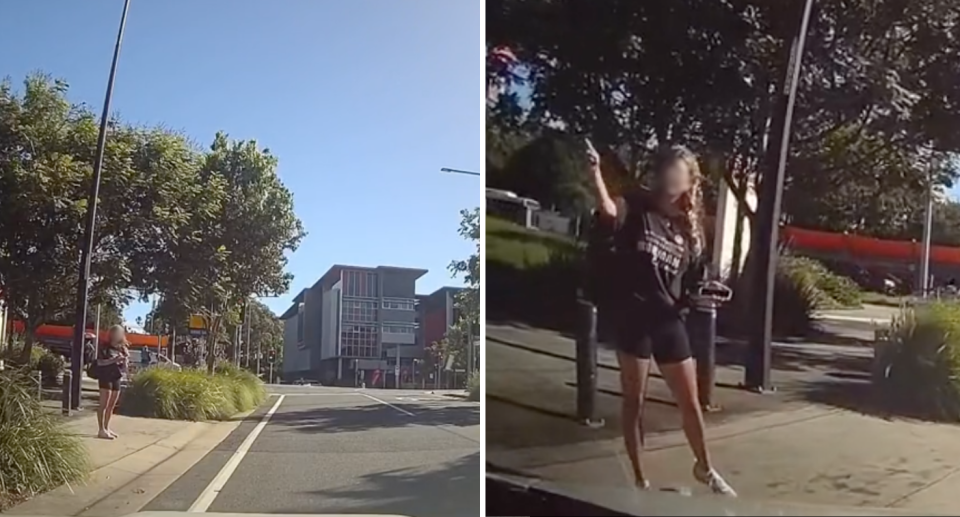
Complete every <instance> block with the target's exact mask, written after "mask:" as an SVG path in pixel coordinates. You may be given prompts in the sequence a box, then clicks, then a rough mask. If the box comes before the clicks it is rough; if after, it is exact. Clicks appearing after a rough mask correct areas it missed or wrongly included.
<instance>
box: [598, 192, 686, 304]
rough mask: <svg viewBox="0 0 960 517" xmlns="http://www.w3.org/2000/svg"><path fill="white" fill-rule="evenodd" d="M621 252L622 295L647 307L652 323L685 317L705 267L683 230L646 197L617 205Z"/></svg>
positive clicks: (625, 199)
mask: <svg viewBox="0 0 960 517" xmlns="http://www.w3.org/2000/svg"><path fill="white" fill-rule="evenodd" d="M616 205H617V218H616V221H615V232H616V237H615V248H616V253H617V255H618V257H619V259H618V262H619V265H620V267H619V269H620V275H622V277H623V285H622V291H621V293H622V295H624V296H626V297H627V300H628V301H637V302H640V303H642V305H643V309H645V310H648V311H649V314H650V316H651V317H652V318H658V317H682V316H683V315H684V314H685V312H686V309H687V308H688V297H689V294H690V293H691V292H692V291H693V289H694V288H695V287H696V284H697V283H698V282H699V281H701V280H702V278H700V274H701V273H698V272H699V271H700V270H701V269H702V268H701V267H699V266H701V265H702V261H701V260H700V259H699V257H695V256H694V253H693V247H692V246H691V243H689V242H687V239H686V238H685V237H684V236H683V232H682V231H681V229H680V228H678V227H677V225H676V224H675V223H673V222H671V221H670V219H669V218H668V217H666V216H664V215H663V214H661V213H660V212H659V211H658V210H656V209H655V208H654V207H653V205H652V202H651V200H650V198H649V196H648V195H644V193H641V194H638V195H630V196H627V197H619V198H617V199H616Z"/></svg>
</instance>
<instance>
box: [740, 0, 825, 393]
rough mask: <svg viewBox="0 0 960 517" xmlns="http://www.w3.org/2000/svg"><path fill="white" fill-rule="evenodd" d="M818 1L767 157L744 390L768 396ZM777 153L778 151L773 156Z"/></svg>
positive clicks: (803, 30)
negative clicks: (798, 113)
mask: <svg viewBox="0 0 960 517" xmlns="http://www.w3.org/2000/svg"><path fill="white" fill-rule="evenodd" d="M813 2H814V0H804V3H803V11H802V14H801V18H800V26H799V27H798V29H797V31H796V32H795V33H794V35H793V41H792V43H791V45H790V54H789V57H788V60H787V67H786V77H785V78H784V84H783V88H782V89H781V95H780V98H779V99H778V102H777V108H776V109H777V111H775V112H774V114H773V115H774V117H775V118H774V122H773V123H772V125H771V130H772V131H773V132H772V133H771V135H770V143H771V144H777V147H776V148H774V146H772V145H771V146H770V148H769V150H768V152H767V153H766V156H765V161H766V163H765V167H764V175H763V177H762V178H761V179H762V181H761V184H760V187H761V193H760V196H759V197H760V198H759V200H758V206H757V214H756V219H757V239H756V240H755V241H754V245H756V246H757V247H758V249H757V258H758V259H759V260H758V261H757V268H756V270H755V272H756V273H757V278H756V279H755V281H754V282H753V285H754V288H755V291H754V292H753V296H752V297H751V298H752V300H754V303H757V305H756V306H755V307H756V310H751V313H752V314H756V315H757V316H759V317H758V318H756V320H755V322H756V326H755V328H753V329H752V332H751V333H750V342H749V347H748V352H747V358H746V359H747V360H746V361H745V362H746V364H745V366H746V368H745V372H744V374H745V375H744V386H745V387H746V388H748V389H751V390H754V391H757V392H760V393H763V392H767V391H771V390H772V389H773V386H772V385H771V383H770V368H771V364H770V363H771V360H772V357H771V345H772V339H773V288H774V283H775V281H776V274H777V261H778V258H779V251H778V250H777V244H778V241H779V237H780V205H781V201H782V198H783V181H784V175H785V171H786V168H787V158H788V156H789V151H790V129H791V125H792V123H793V109H794V105H795V103H796V98H797V83H798V82H799V81H800V68H801V63H802V61H803V47H804V44H805V43H806V38H807V28H808V27H809V25H810V13H811V11H812V9H813ZM798 4H799V1H798V2H797V3H795V4H794V5H798ZM774 151H778V153H777V154H774Z"/></svg>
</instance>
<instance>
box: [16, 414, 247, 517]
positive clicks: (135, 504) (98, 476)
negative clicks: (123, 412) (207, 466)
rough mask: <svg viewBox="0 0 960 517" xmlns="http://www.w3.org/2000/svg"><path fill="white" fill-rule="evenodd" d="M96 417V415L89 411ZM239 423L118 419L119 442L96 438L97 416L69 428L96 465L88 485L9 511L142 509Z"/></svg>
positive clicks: (63, 513) (117, 512)
mask: <svg viewBox="0 0 960 517" xmlns="http://www.w3.org/2000/svg"><path fill="white" fill-rule="evenodd" d="M91 413H92V412H91ZM239 424H240V419H239V418H238V419H236V420H235V421H230V422H218V423H202V422H180V421H171V420H155V419H147V418H133V417H125V416H120V415H117V416H114V417H113V421H112V422H111V427H112V428H113V430H114V431H116V432H117V433H118V434H119V435H120V438H118V439H116V440H102V439H98V438H97V437H96V432H97V420H96V415H95V414H90V413H88V414H84V415H83V416H81V417H79V418H76V419H74V420H71V421H70V422H69V423H68V424H67V426H68V427H69V428H70V429H72V430H73V431H75V432H76V434H77V435H79V436H81V437H82V439H83V442H84V445H86V447H87V449H88V451H89V453H90V459H91V462H92V469H93V471H92V473H91V474H90V477H89V479H88V480H87V482H86V483H84V484H82V485H79V486H62V487H60V488H57V489H55V490H52V491H50V492H47V493H45V494H42V495H40V496H37V497H35V498H33V499H31V500H29V501H26V502H24V503H22V504H20V505H18V506H15V507H13V508H11V509H10V510H8V513H9V514H11V515H56V516H58V517H68V516H79V515H82V516H90V517H119V516H123V515H128V514H131V513H134V512H136V511H138V510H139V509H140V508H142V507H143V506H144V505H146V504H147V503H148V502H149V501H150V500H151V499H153V498H154V497H155V496H156V495H157V494H159V493H160V492H162V491H163V490H164V489H165V488H166V487H167V486H169V485H170V484H171V483H173V482H174V481H175V480H176V479H177V478H178V477H180V475H182V474H183V473H184V472H186V471H187V470H189V468H190V467H192V466H193V465H194V464H195V463H196V462H197V461H199V460H200V458H202V457H203V455H204V454H206V453H207V452H209V451H210V450H212V449H213V448H214V447H216V445H217V444H219V443H220V442H221V441H222V440H223V439H224V438H226V436H227V435H228V434H229V433H230V432H231V431H232V430H233V429H235V428H236V427H237V426H238V425H239Z"/></svg>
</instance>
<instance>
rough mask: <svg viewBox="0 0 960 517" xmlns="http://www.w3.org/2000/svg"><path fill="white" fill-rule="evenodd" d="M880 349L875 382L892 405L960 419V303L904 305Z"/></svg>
mask: <svg viewBox="0 0 960 517" xmlns="http://www.w3.org/2000/svg"><path fill="white" fill-rule="evenodd" d="M884 334H885V336H884V338H883V339H881V340H880V341H879V342H878V343H877V345H876V350H875V369H874V383H875V386H876V387H877V389H878V393H877V394H878V399H879V400H880V401H882V402H883V403H884V404H886V405H887V406H888V409H891V410H895V411H900V412H905V413H908V414H910V415H913V416H921V417H926V418H932V419H937V420H945V421H951V422H957V421H960V305H958V304H956V303H932V304H929V305H922V306H917V307H914V308H911V309H906V310H904V311H903V312H902V313H901V315H900V316H899V317H897V318H895V319H894V320H893V322H892V323H891V324H890V328H889V329H888V331H887V332H885V333H884Z"/></svg>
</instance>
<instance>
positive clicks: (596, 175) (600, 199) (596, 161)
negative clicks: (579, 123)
mask: <svg viewBox="0 0 960 517" xmlns="http://www.w3.org/2000/svg"><path fill="white" fill-rule="evenodd" d="M586 144H587V162H588V163H589V164H590V176H591V178H592V179H593V186H594V188H595V189H596V195H597V210H598V211H599V212H600V214H601V215H602V216H604V217H609V218H611V219H616V218H617V215H618V214H617V203H616V202H615V201H614V199H613V198H612V197H610V192H609V191H608V190H607V184H606V182H604V181H603V174H602V172H601V171H600V154H599V153H597V150H596V149H594V147H593V144H591V143H590V140H586Z"/></svg>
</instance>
